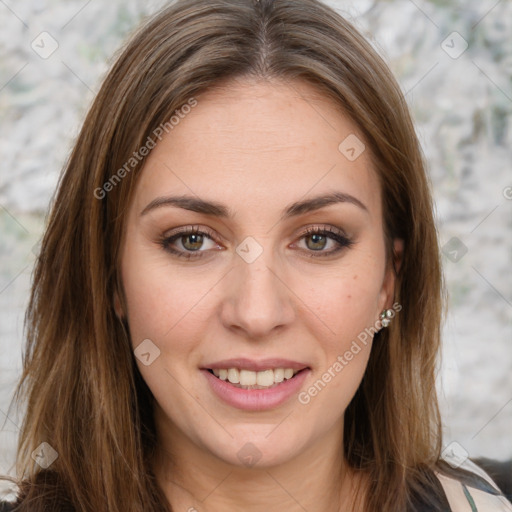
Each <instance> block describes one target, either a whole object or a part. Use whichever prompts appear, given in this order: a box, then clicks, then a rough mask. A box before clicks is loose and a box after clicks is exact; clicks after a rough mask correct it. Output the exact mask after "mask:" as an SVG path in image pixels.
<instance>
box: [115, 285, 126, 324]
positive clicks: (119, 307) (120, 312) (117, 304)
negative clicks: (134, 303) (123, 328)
mask: <svg viewBox="0 0 512 512" xmlns="http://www.w3.org/2000/svg"><path fill="white" fill-rule="evenodd" d="M114 311H115V312H116V316H117V318H119V320H123V319H124V311H123V306H122V305H121V300H120V299H119V293H118V292H117V290H116V291H115V292H114Z"/></svg>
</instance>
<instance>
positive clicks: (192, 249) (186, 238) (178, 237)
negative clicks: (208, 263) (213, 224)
mask: <svg viewBox="0 0 512 512" xmlns="http://www.w3.org/2000/svg"><path fill="white" fill-rule="evenodd" d="M214 236H215V235H214V234H213V232H212V231H210V230H208V229H203V230H201V229H199V227H198V226H187V227H185V228H182V229H180V230H179V231H178V232H177V233H174V234H172V235H171V236H167V237H164V238H162V239H161V240H160V245H161V246H162V248H163V249H164V250H165V251H167V252H169V253H171V254H173V255H175V256H178V257H179V258H185V259H195V258H201V257H203V254H202V253H204V252H206V251H207V250H208V249H212V248H215V247H218V245H217V244H215V243H214V240H213V239H214ZM303 239H304V240H305V242H306V248H305V249H304V251H305V252H308V253H309V254H308V256H310V257H324V256H330V255H332V254H334V253H337V252H339V251H341V250H343V249H344V248H347V247H350V246H351V245H353V243H354V242H353V241H351V240H350V239H349V238H347V237H346V236H345V234H344V233H343V231H341V230H339V229H336V228H333V227H331V226H327V227H318V226H315V227H312V228H309V229H308V230H307V231H305V232H304V233H303V234H302V235H301V236H300V239H299V240H303ZM206 241H209V242H210V244H211V245H210V247H206V248H205V247H204V243H205V242H206ZM309 241H311V243H309ZM328 242H332V245H334V248H333V249H331V250H329V251H324V250H323V249H325V248H326V246H327V245H328ZM176 245H178V248H176ZM180 245H181V248H180V247H179V246H180Z"/></svg>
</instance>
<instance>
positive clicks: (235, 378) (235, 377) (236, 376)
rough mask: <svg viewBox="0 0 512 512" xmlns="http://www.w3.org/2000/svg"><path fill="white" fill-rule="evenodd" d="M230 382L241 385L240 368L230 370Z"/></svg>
mask: <svg viewBox="0 0 512 512" xmlns="http://www.w3.org/2000/svg"><path fill="white" fill-rule="evenodd" d="M228 380H229V382H231V384H239V383H240V372H239V371H238V368H230V369H229V370H228Z"/></svg>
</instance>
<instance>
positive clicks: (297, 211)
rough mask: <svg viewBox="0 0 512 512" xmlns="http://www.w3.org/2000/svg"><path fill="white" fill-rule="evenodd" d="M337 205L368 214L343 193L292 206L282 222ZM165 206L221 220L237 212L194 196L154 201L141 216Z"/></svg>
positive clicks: (296, 203) (282, 217)
mask: <svg viewBox="0 0 512 512" xmlns="http://www.w3.org/2000/svg"><path fill="white" fill-rule="evenodd" d="M337 203H349V204H353V205H355V206H357V207H359V208H361V209H362V210H364V211H366V212H368V208H367V207H366V206H365V205H364V204H363V203H362V202H361V201H360V200H359V199H357V198H356V197H354V196H351V195H350V194H345V193H343V192H332V193H329V194H324V195H321V196H316V197H312V198H309V199H304V200H302V201H297V202H295V203H292V204H290V205H289V206H287V207H286V208H285V210H284V211H283V213H282V215H281V220H286V219H289V218H291V217H296V216H298V215H303V214H305V213H309V212H313V211H316V210H320V209H321V208H324V207H325V206H329V205H332V204H337ZM163 206H173V207H176V208H183V209H184V210H190V211H192V212H197V213H202V214H205V215H212V216H215V217H221V218H232V217H234V214H235V212H234V211H233V210H231V209H230V208H229V207H227V206H226V205H223V204H222V203H218V202H216V201H205V200H203V199H199V198H197V197H193V196H187V195H182V196H165V197H157V198H155V199H153V201H151V202H150V203H149V204H148V205H147V206H146V207H145V208H144V209H143V210H142V212H141V214H140V215H141V216H142V215H145V214H146V213H148V212H150V211H151V210H154V209H156V208H161V207H163Z"/></svg>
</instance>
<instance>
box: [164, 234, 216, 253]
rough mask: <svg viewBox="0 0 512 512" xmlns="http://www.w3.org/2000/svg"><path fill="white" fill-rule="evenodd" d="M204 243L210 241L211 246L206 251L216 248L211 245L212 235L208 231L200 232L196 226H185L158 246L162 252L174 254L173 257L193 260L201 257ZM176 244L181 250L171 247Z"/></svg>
mask: <svg viewBox="0 0 512 512" xmlns="http://www.w3.org/2000/svg"><path fill="white" fill-rule="evenodd" d="M205 241H210V242H211V243H212V245H211V246H210V247H206V249H212V248H213V247H215V246H216V244H214V243H213V233H212V232H211V231H210V230H207V229H205V230H200V229H199V228H198V227H197V226H187V227H186V228H183V229H181V230H180V231H179V232H177V233H175V234H173V235H171V236H168V237H165V238H163V239H162V240H160V245H161V246H162V247H163V249H164V250H166V251H167V252H170V253H171V254H174V255H175V256H178V257H180V258H186V259H193V258H199V257H201V256H202V254H201V253H202V252H205V249H204V248H203V250H201V247H203V244H204V243H205ZM177 242H178V245H181V247H182V248H181V249H180V248H178V249H176V248H175V247H173V246H174V245H175V244H176V243H177ZM194 253H198V254H194Z"/></svg>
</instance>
